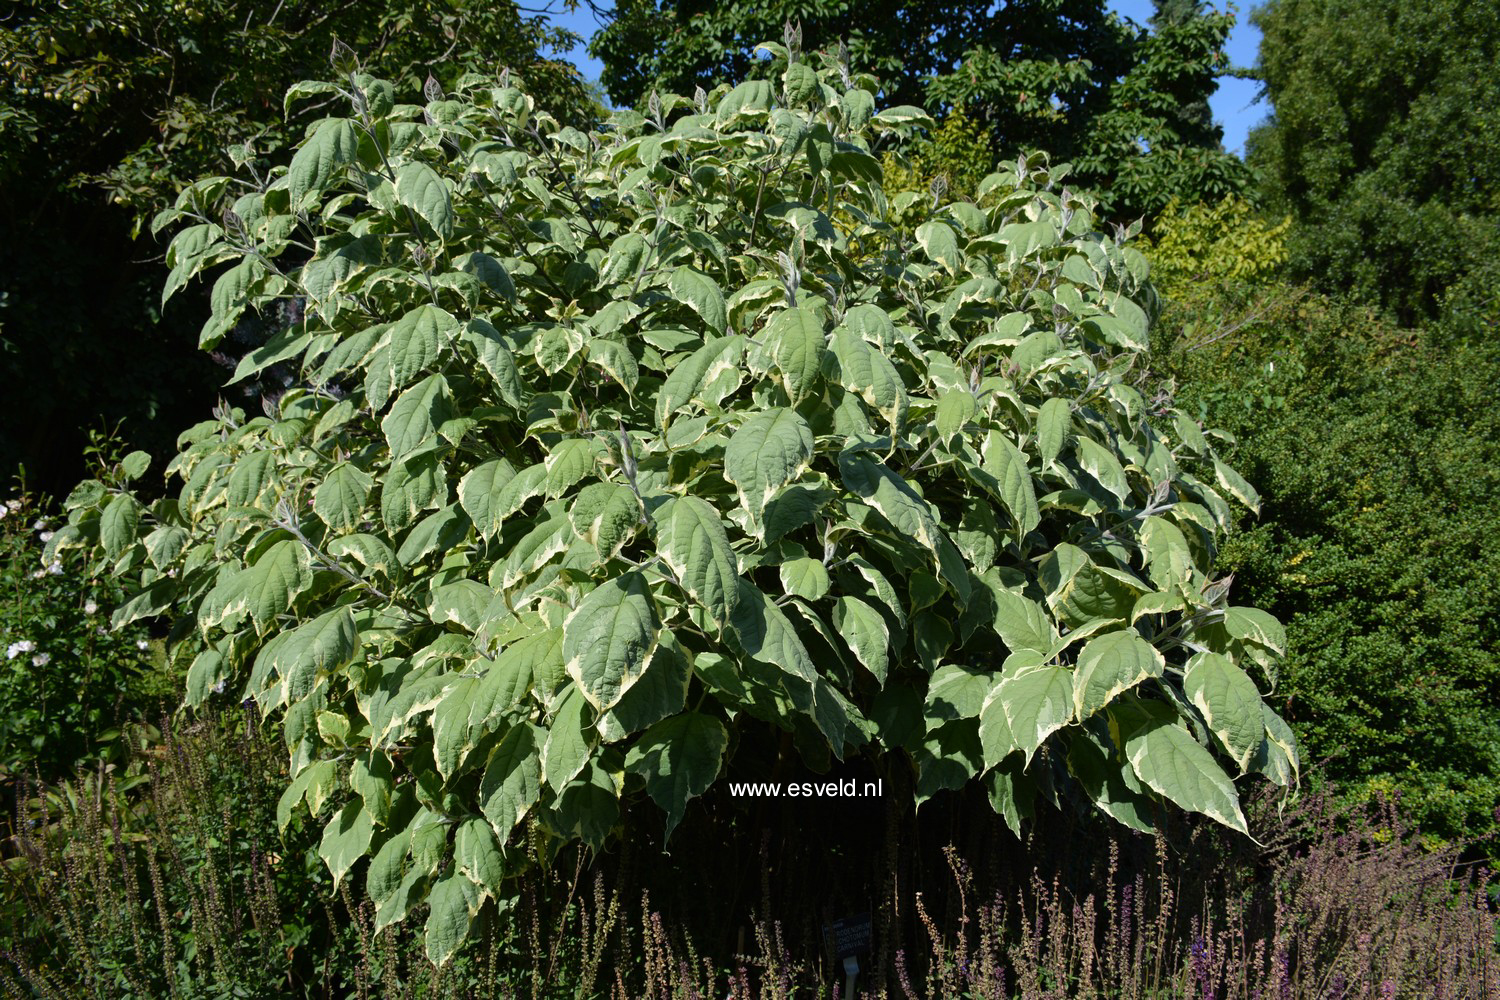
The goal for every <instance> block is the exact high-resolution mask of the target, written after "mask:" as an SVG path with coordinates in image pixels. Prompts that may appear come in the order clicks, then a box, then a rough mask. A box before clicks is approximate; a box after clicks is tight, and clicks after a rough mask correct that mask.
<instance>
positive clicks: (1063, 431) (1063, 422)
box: [1036, 396, 1073, 470]
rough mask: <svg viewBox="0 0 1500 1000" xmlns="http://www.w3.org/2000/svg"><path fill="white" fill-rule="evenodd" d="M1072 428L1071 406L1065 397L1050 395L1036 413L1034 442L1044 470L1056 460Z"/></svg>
mask: <svg viewBox="0 0 1500 1000" xmlns="http://www.w3.org/2000/svg"><path fill="white" fill-rule="evenodd" d="M1072 428H1073V408H1072V406H1071V405H1070V404H1069V403H1068V401H1067V400H1066V399H1062V398H1059V397H1056V396H1054V397H1052V398H1051V399H1049V400H1047V401H1046V402H1045V403H1043V404H1042V407H1041V409H1040V410H1039V411H1038V412H1037V415H1036V444H1037V451H1038V452H1039V453H1040V455H1041V459H1042V468H1043V469H1044V470H1045V469H1047V468H1048V467H1049V466H1051V465H1052V463H1053V462H1055V461H1057V457H1058V456H1059V455H1061V454H1062V450H1063V447H1064V446H1065V445H1066V444H1067V443H1068V437H1069V436H1070V434H1071V433H1072Z"/></svg>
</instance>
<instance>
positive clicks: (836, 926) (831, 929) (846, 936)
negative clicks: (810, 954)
mask: <svg viewBox="0 0 1500 1000" xmlns="http://www.w3.org/2000/svg"><path fill="white" fill-rule="evenodd" d="M823 933H824V934H825V935H826V936H827V938H828V947H829V948H830V949H831V950H832V951H833V957H834V959H835V960H836V961H839V960H843V959H845V958H852V957H854V956H855V955H868V954H869V953H870V938H871V922H870V915H869V914H868V913H861V914H859V915H858V916H855V917H844V918H842V919H840V920H835V921H834V922H833V923H832V924H831V925H829V926H827V927H824V928H823Z"/></svg>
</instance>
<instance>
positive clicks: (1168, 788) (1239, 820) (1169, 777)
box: [1125, 719, 1249, 833]
mask: <svg viewBox="0 0 1500 1000" xmlns="http://www.w3.org/2000/svg"><path fill="white" fill-rule="evenodd" d="M1125 756H1126V757H1127V758H1128V759H1129V760H1130V766H1131V767H1132V768H1134V769H1135V773H1136V776H1137V777H1139V778H1140V779H1141V781H1142V782H1143V783H1144V784H1145V785H1146V786H1147V787H1148V788H1150V789H1151V790H1152V791H1154V792H1156V793H1157V794H1158V795H1161V796H1162V797H1164V798H1166V799H1168V800H1169V801H1171V802H1174V803H1176V804H1177V805H1178V806H1180V807H1182V808H1183V809H1186V810H1188V811H1189V812H1196V813H1202V814H1203V815H1205V816H1207V817H1209V818H1210V819H1214V820H1217V821H1218V822H1220V823H1223V824H1224V825H1225V826H1227V827H1229V828H1230V829H1233V830H1238V831H1239V832H1240V833H1248V832H1249V831H1248V830H1247V829H1246V826H1245V814H1244V813H1243V812H1241V811H1240V799H1239V795H1238V794H1237V793H1236V792H1235V790H1234V783H1233V782H1231V781H1230V780H1229V776H1228V775H1227V774H1225V773H1224V771H1223V769H1222V768H1220V767H1219V765H1218V764H1216V763H1214V759H1213V755H1212V754H1210V753H1209V752H1208V751H1207V750H1205V749H1203V748H1202V747H1201V746H1199V745H1198V744H1197V742H1196V741H1195V740H1194V739H1193V737H1192V736H1191V735H1189V733H1188V731H1187V730H1186V729H1183V728H1182V727H1181V726H1179V725H1177V724H1176V723H1174V722H1169V721H1166V720H1164V719H1152V720H1151V721H1149V722H1147V723H1146V724H1145V725H1144V726H1142V727H1141V728H1140V729H1138V730H1137V731H1136V732H1135V733H1133V734H1132V735H1130V736H1129V737H1128V738H1127V739H1126V741H1125Z"/></svg>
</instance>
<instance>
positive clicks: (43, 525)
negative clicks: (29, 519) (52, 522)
mask: <svg viewBox="0 0 1500 1000" xmlns="http://www.w3.org/2000/svg"><path fill="white" fill-rule="evenodd" d="M31 530H32V531H46V530H47V522H46V521H43V520H41V519H38V520H37V521H36V522H35V523H34V524H32V526H31Z"/></svg>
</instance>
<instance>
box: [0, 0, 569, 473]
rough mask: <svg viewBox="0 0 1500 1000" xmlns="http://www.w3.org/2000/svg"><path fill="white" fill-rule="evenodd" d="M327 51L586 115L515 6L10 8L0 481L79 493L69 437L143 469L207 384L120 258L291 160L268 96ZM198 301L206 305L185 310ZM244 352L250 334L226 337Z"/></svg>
mask: <svg viewBox="0 0 1500 1000" xmlns="http://www.w3.org/2000/svg"><path fill="white" fill-rule="evenodd" d="M335 39H338V40H339V41H340V42H341V43H343V44H344V45H346V46H348V47H349V51H350V52H351V54H352V52H355V51H357V52H358V53H359V57H360V59H361V60H362V61H363V62H364V63H365V64H366V65H368V66H369V67H370V68H372V69H374V70H376V71H378V72H382V73H384V74H386V75H387V76H390V77H392V78H393V79H396V80H398V81H401V82H402V83H403V84H404V85H406V86H419V85H420V84H421V82H422V81H423V79H424V78H425V77H426V76H427V75H428V73H429V72H432V73H435V74H436V75H437V76H438V77H439V78H440V79H441V80H443V81H444V82H446V83H448V84H450V85H451V83H452V82H453V81H454V80H455V79H456V78H457V77H458V76H459V75H460V74H461V73H462V72H463V71H464V70H465V69H466V68H475V69H479V68H482V69H486V70H491V71H494V70H498V69H499V68H500V67H502V66H507V67H510V68H512V69H514V70H516V71H517V72H518V73H521V74H523V75H524V76H525V78H526V80H527V82H528V86H529V87H531V89H532V90H533V92H535V93H536V94H537V95H538V99H539V100H540V101H541V102H542V103H543V104H544V105H546V106H548V107H549V108H550V109H551V110H552V111H553V112H554V113H556V114H558V115H560V116H561V117H563V118H565V119H575V120H581V119H585V118H587V117H589V115H590V114H591V113H592V111H591V108H592V101H591V100H590V98H589V95H588V93H587V90H586V88H585V87H584V85H583V83H582V80H581V79H580V78H579V76H578V73H577V71H576V70H575V69H574V68H573V67H572V66H571V65H569V64H567V63H563V62H559V61H554V60H549V59H546V58H544V57H543V53H544V52H546V51H548V50H552V49H556V48H558V47H565V46H567V45H570V44H571V43H572V42H573V41H576V40H577V39H576V36H573V35H570V34H568V33H567V32H564V31H560V30H558V29H556V28H552V27H549V26H548V25H547V24H546V23H545V21H543V20H542V19H541V18H539V17H526V16H523V15H522V13H521V11H520V9H519V8H518V7H517V6H516V4H515V3H513V2H505V0H502V2H499V3H488V2H486V3H479V2H471V0H458V2H454V3H447V2H439V0H390V2H381V3H378V4H338V5H330V4H324V3H314V2H308V0H284V2H279V3H278V2H271V0H190V2H165V0H151V2H147V3H132V2H126V0H80V2H77V3H70V4H66V5H64V4H55V3H40V2H26V3H20V4H16V5H13V6H12V7H11V8H10V10H9V12H8V13H7V15H6V17H5V20H4V21H3V22H0V69H3V71H4V82H3V83H0V383H3V384H4V385H5V387H6V390H7V394H8V395H9V396H10V400H9V405H7V406H6V407H5V410H4V413H3V414H0V478H5V479H9V478H10V477H11V476H12V475H13V474H14V472H15V470H16V469H17V468H18V467H19V466H21V465H24V466H25V467H26V468H27V470H28V472H29V473H30V474H31V476H32V481H33V484H34V485H39V486H41V487H42V488H43V489H44V490H46V491H49V492H57V491H60V490H62V489H65V488H66V487H67V486H68V485H71V483H72V482H75V481H76V480H77V479H78V477H79V476H80V475H81V473H82V462H81V460H80V457H79V456H80V455H81V452H82V446H83V443H84V432H85V430H86V429H88V428H89V427H91V426H97V424H98V422H100V421H103V422H105V423H107V424H114V423H116V422H118V421H124V423H125V433H126V436H127V437H128V438H129V439H130V440H131V441H132V442H133V443H136V444H139V445H142V446H146V447H150V448H152V449H154V450H157V451H158V452H160V451H163V450H165V449H166V448H169V447H170V446H171V443H172V436H171V435H172V434H173V433H174V432H172V431H171V430H170V429H171V428H173V427H175V426H177V425H178V424H180V423H181V422H182V421H183V420H185V419H186V418H187V416H188V415H189V414H195V413H199V412H201V411H202V408H203V406H204V405H205V404H206V403H207V402H210V401H212V399H213V396H214V393H215V392H216V391H217V388H218V386H219V384H220V383H222V381H223V372H222V371H220V370H219V369H218V368H216V367H215V365H214V364H213V363H212V362H211V361H209V360H208V359H206V358H203V357H202V356H201V355H199V353H198V352H197V351H196V350H195V349H194V347H195V340H194V334H193V330H194V329H195V328H196V327H197V325H198V324H199V323H200V322H201V313H202V311H203V310H204V308H205V305H206V304H205V303H204V302H203V301H202V299H201V298H199V299H196V300H193V299H189V300H186V301H184V302H181V303H174V308H171V309H164V308H162V306H161V304H160V298H159V296H160V288H161V286H162V283H163V279H164V275H165V269H164V268H163V267H162V266H161V265H160V264H159V263H158V261H159V259H160V250H159V249H158V248H157V247H156V246H155V245H154V244H153V243H151V242H149V241H147V240H145V239H137V238H136V237H138V236H139V234H140V231H141V229H142V224H143V222H144V221H145V220H147V219H149V218H150V216H151V215H152V214H153V213H154V212H155V211H157V210H158V209H159V208H161V207H162V206H163V204H164V203H166V202H167V201H168V200H170V199H171V198H172V197H174V196H175V195H176V192H177V190H178V188H179V187H180V186H181V185H182V184H184V183H186V181H188V180H190V179H192V178H196V177H199V176H202V175H203V174H205V173H225V172H226V171H228V170H229V169H230V164H229V158H228V156H227V155H226V150H227V149H228V148H229V147H230V146H232V145H235V144H242V146H241V150H240V154H239V155H240V159H241V161H242V162H249V163H250V164H254V165H256V167H257V169H260V170H264V169H265V168H266V166H268V164H267V163H265V162H264V161H258V159H257V156H256V152H255V151H256V150H257V149H262V150H263V149H271V148H279V147H283V146H286V145H288V144H289V141H294V140H295V139H296V138H297V137H298V136H299V135H300V132H301V129H302V128H303V126H304V124H305V122H306V121H309V120H311V119H312V118H315V117H316V116H317V112H316V111H312V112H310V113H309V114H307V115H303V116H301V117H298V118H293V119H291V120H287V119H286V118H285V117H284V114H283V109H282V95H283V94H284V92H285V91H286V89H287V87H288V86H290V85H291V84H292V83H293V82H295V81H297V80H299V79H304V78H306V77H308V76H317V75H322V74H323V72H324V70H325V68H326V67H327V65H328V57H329V50H330V47H331V46H332V45H333V42H334V40H335ZM203 294H206V292H205V293H203ZM242 333H243V334H245V335H249V336H253V331H242Z"/></svg>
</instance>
